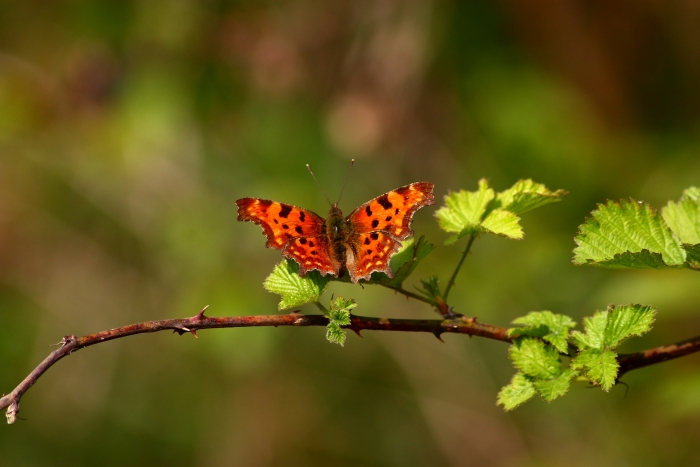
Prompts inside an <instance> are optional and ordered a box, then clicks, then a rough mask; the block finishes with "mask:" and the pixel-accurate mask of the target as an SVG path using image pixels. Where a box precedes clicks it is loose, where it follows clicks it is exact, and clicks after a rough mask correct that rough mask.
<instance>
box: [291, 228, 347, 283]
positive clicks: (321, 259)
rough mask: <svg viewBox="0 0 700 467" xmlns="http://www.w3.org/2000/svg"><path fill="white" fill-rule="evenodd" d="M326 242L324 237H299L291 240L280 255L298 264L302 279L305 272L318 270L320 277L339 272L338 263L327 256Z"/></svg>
mask: <svg viewBox="0 0 700 467" xmlns="http://www.w3.org/2000/svg"><path fill="white" fill-rule="evenodd" d="M329 251H330V250H329V248H328V240H327V239H326V237H325V236H318V237H299V238H295V239H292V240H291V241H290V242H289V243H288V244H287V246H286V247H285V249H284V250H283V251H282V254H283V255H284V256H286V257H287V258H291V259H293V260H294V261H296V262H297V263H299V275H300V276H302V277H304V275H305V274H306V273H307V271H311V270H312V269H318V270H319V272H320V273H321V275H323V276H325V275H326V274H332V275H334V276H337V275H338V273H339V272H340V267H341V265H340V263H339V262H338V261H337V260H335V259H334V258H333V257H332V256H331V255H330V254H329Z"/></svg>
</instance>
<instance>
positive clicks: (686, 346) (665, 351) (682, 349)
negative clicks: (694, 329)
mask: <svg viewBox="0 0 700 467" xmlns="http://www.w3.org/2000/svg"><path fill="white" fill-rule="evenodd" d="M698 351H700V336H696V337H692V338H690V339H687V340H684V341H681V342H676V343H675V344H671V345H663V346H661V347H655V348H653V349H649V350H643V351H641V352H635V353H628V354H620V355H618V357H617V361H618V363H619V364H620V370H619V371H618V373H617V379H620V378H622V376H623V375H624V374H625V373H628V372H630V371H632V370H636V369H638V368H644V367H645V366H649V365H655V364H657V363H662V362H666V361H668V360H673V359H675V358H679V357H683V356H685V355H688V354H691V353H695V352H698Z"/></svg>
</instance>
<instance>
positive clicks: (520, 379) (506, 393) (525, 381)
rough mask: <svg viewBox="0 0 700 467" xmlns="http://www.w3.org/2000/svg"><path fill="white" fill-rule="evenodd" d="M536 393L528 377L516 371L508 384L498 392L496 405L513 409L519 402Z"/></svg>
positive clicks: (525, 400)
mask: <svg viewBox="0 0 700 467" xmlns="http://www.w3.org/2000/svg"><path fill="white" fill-rule="evenodd" d="M535 394H536V391H535V386H534V385H533V384H532V381H530V379H529V378H528V377H527V376H525V375H523V374H522V373H516V374H515V376H513V379H512V380H511V381H510V384H508V385H507V386H504V387H503V388H502V389H501V391H500V392H499V393H498V402H497V404H498V405H502V406H503V408H504V409H505V410H506V411H508V410H513V409H514V408H516V407H517V406H519V405H520V404H522V403H524V402H527V401H528V400H530V399H531V398H532V396H534V395H535Z"/></svg>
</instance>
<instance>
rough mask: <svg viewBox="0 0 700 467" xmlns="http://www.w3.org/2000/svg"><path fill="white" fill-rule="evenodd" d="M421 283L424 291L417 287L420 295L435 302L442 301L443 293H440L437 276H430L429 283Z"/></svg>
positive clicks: (422, 281)
mask: <svg viewBox="0 0 700 467" xmlns="http://www.w3.org/2000/svg"><path fill="white" fill-rule="evenodd" d="M420 282H421V285H422V286H423V290H421V289H419V288H418V287H415V289H416V290H417V291H418V292H419V293H420V294H422V295H425V296H426V297H428V298H429V299H431V300H433V301H437V299H438V298H439V299H441V300H442V293H441V292H440V286H439V285H438V278H437V276H430V277H429V278H428V280H427V281H424V280H423V279H421V281H420Z"/></svg>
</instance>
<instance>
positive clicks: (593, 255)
mask: <svg viewBox="0 0 700 467" xmlns="http://www.w3.org/2000/svg"><path fill="white" fill-rule="evenodd" d="M592 215H593V217H592V218H589V219H587V220H586V222H585V223H584V224H582V225H581V226H580V227H579V231H580V233H579V235H578V236H577V237H576V243H577V244H578V246H577V247H576V248H575V249H574V263H576V264H593V265H597V266H608V267H635V268H646V267H659V264H658V262H657V261H656V260H654V259H653V255H654V254H660V255H661V258H662V261H663V264H664V265H666V266H676V267H677V266H681V265H682V264H683V263H684V261H685V257H686V253H685V251H684V250H683V249H682V248H681V246H680V244H679V243H678V241H676V239H674V237H673V234H672V233H671V230H670V229H669V228H668V227H667V226H666V223H665V222H664V221H663V219H662V218H661V216H659V215H658V213H656V212H655V211H654V210H653V209H652V208H651V207H650V206H649V205H647V204H644V203H641V202H635V201H622V202H620V203H616V202H612V201H610V202H608V204H606V205H599V206H598V209H597V210H595V211H593V213H592ZM644 250H647V251H646V252H644ZM616 255H624V256H616ZM635 255H639V256H640V257H643V259H642V260H636V259H637V258H634V256H635Z"/></svg>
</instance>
